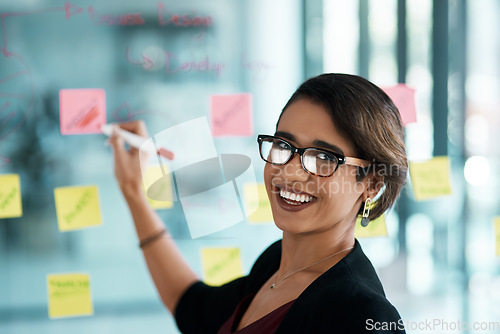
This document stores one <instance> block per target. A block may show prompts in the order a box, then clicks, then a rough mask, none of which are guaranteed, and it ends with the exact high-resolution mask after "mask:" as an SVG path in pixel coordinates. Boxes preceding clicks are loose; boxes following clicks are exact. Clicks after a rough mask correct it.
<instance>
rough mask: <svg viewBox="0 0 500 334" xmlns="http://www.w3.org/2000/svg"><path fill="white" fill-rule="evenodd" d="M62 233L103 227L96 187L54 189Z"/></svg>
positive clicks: (58, 220)
mask: <svg viewBox="0 0 500 334" xmlns="http://www.w3.org/2000/svg"><path fill="white" fill-rule="evenodd" d="M54 197H55V202H56V211H57V222H58V224H59V230H60V231H71V230H77V229H81V228H85V227H89V226H94V225H101V223H102V219H101V209H100V206H99V197H98V193H97V187H96V186H81V187H61V188H56V189H54Z"/></svg>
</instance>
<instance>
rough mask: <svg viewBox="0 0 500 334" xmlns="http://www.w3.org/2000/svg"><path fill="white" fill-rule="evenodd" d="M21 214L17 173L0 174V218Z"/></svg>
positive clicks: (19, 185)
mask: <svg viewBox="0 0 500 334" xmlns="http://www.w3.org/2000/svg"><path fill="white" fill-rule="evenodd" d="M22 215H23V208H22V204H21V182H20V180H19V175H17V174H4V175H0V218H14V217H21V216H22Z"/></svg>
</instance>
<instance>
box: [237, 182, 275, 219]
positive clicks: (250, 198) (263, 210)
mask: <svg viewBox="0 0 500 334" xmlns="http://www.w3.org/2000/svg"><path fill="white" fill-rule="evenodd" d="M243 197H244V199H245V208H246V210H247V212H252V211H253V213H252V214H250V216H248V221H249V222H251V223H262V222H272V221H273V213H272V211H271V203H270V202H269V197H267V192H266V186H265V185H264V184H263V183H257V184H248V183H247V184H245V185H244V186H243ZM254 207H257V210H252V208H254Z"/></svg>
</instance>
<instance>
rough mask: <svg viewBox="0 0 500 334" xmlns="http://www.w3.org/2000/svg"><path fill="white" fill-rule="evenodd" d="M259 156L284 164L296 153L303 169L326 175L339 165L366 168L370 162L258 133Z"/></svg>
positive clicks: (313, 173)
mask: <svg viewBox="0 0 500 334" xmlns="http://www.w3.org/2000/svg"><path fill="white" fill-rule="evenodd" d="M257 142H258V143H259V152H260V157H261V158H262V160H264V161H265V162H268V163H270V164H273V165H278V166H281V165H285V164H286V163H288V162H289V161H290V160H292V158H293V155H294V154H295V153H298V154H299V156H300V162H301V163H302V167H303V168H304V170H305V171H307V172H308V173H310V174H312V175H317V176H321V177H328V176H331V175H333V173H335V171H336V170H337V168H338V167H339V165H351V166H358V167H363V168H366V167H368V166H370V163H369V162H368V161H366V160H362V159H358V158H351V157H345V156H343V155H342V154H339V153H336V152H332V151H328V150H325V149H322V148H317V147H306V148H298V147H295V146H293V145H292V144H290V143H289V142H287V141H286V140H284V139H281V138H278V137H274V136H267V135H259V136H258V137H257Z"/></svg>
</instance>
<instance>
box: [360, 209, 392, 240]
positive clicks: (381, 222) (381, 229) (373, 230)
mask: <svg viewBox="0 0 500 334" xmlns="http://www.w3.org/2000/svg"><path fill="white" fill-rule="evenodd" d="M354 236H355V237H356V238H371V237H383V236H387V226H386V223H385V216H384V215H381V216H380V217H378V218H377V219H374V220H370V222H369V223H368V226H366V227H363V226H361V216H359V217H358V218H357V219H356V226H355V228H354Z"/></svg>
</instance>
